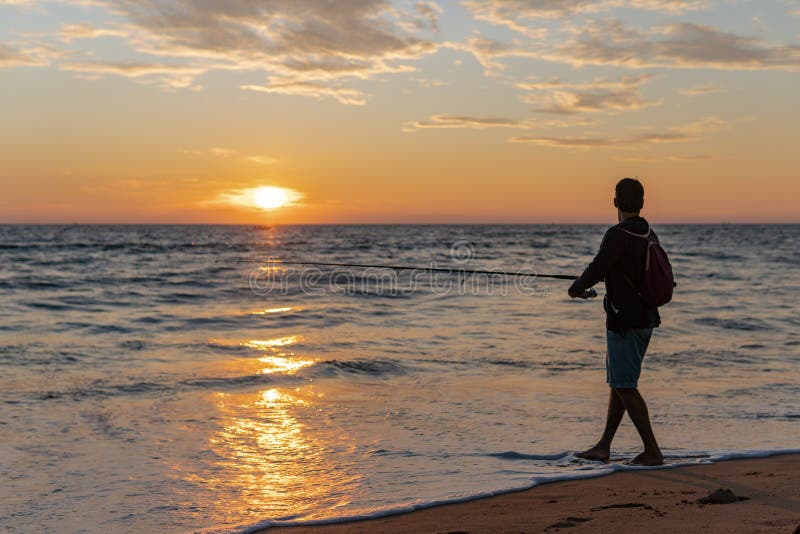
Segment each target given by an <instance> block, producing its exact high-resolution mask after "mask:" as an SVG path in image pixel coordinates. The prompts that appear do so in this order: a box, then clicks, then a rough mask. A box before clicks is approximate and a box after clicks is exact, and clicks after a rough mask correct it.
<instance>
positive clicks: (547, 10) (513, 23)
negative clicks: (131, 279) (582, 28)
mask: <svg viewBox="0 0 800 534" xmlns="http://www.w3.org/2000/svg"><path fill="white" fill-rule="evenodd" d="M463 3H464V5H465V6H466V7H467V8H468V9H469V10H470V11H472V13H473V14H474V15H475V17H476V18H478V19H481V20H485V21H487V22H490V23H492V24H498V25H504V26H508V27H509V28H511V29H513V30H515V31H518V32H521V33H525V34H528V35H530V34H531V32H534V33H538V34H540V32H541V30H542V28H541V24H542V22H541V19H554V18H566V17H569V16H574V15H581V14H587V13H598V12H605V11H608V10H610V9H612V8H619V7H629V8H636V9H643V10H648V11H666V12H669V13H673V14H679V13H683V12H684V11H687V10H694V9H703V8H705V7H708V5H709V2H708V1H706V0H627V1H626V0H466V1H464V2H463ZM532 23H533V24H536V25H537V26H536V27H531V26H530V24H532Z"/></svg>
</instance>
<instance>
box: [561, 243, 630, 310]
mask: <svg viewBox="0 0 800 534" xmlns="http://www.w3.org/2000/svg"><path fill="white" fill-rule="evenodd" d="M616 234H617V233H616V232H615V233H613V234H612V230H608V231H607V232H606V235H604V236H603V242H602V243H601V244H600V250H599V251H597V255H596V256H595V257H594V259H593V260H592V263H590V264H589V266H588V267H586V270H585V271H583V274H582V275H581V276H580V277H579V278H578V279H577V280H575V282H573V283H572V286H570V288H569V290H568V293H569V296H570V297H572V298H576V297H580V296H581V295H582V294H583V292H584V291H586V290H587V289H589V288H590V287H592V286H593V285H595V284H597V283H598V282H600V281H601V280H603V279H605V277H606V274H608V271H609V270H610V269H611V267H612V266H613V265H614V264H615V263H616V262H617V260H618V259H619V257H620V255H621V254H622V240H621V239H620V237H621V236H618V235H616Z"/></svg>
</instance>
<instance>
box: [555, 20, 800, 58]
mask: <svg viewBox="0 0 800 534" xmlns="http://www.w3.org/2000/svg"><path fill="white" fill-rule="evenodd" d="M543 57H544V58H546V59H549V60H551V61H559V62H565V63H569V64H571V65H573V66H584V65H613V66H617V67H627V68H650V67H673V68H715V69H732V70H760V69H783V70H797V69H799V68H800V46H797V45H775V44H769V43H766V42H765V41H763V40H762V39H760V38H752V37H742V36H739V35H736V34H733V33H728V32H724V31H721V30H718V29H715V28H712V27H710V26H704V25H701V24H692V23H686V22H682V23H677V24H669V25H667V26H663V27H659V28H654V29H651V31H647V32H645V31H641V30H638V29H635V28H631V27H627V26H624V25H623V24H622V23H621V22H619V21H617V20H605V21H601V22H599V23H591V24H588V25H586V26H585V27H584V29H583V30H582V31H581V33H580V35H579V37H578V38H577V39H573V40H571V41H569V42H567V43H565V44H564V45H561V46H558V47H556V48H555V50H552V51H544V52H543Z"/></svg>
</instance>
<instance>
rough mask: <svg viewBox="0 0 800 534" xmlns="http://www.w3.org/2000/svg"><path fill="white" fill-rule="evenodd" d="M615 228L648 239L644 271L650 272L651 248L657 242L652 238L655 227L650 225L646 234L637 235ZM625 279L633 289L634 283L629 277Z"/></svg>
mask: <svg viewBox="0 0 800 534" xmlns="http://www.w3.org/2000/svg"><path fill="white" fill-rule="evenodd" d="M614 228H616V229H617V230H622V231H623V232H625V233H626V234H628V235H632V236H634V237H639V238H641V239H646V240H647V254H646V256H645V260H644V270H645V271H649V270H650V247H651V246H652V245H653V244H655V240H654V239H653V238H652V234H653V227H652V226H650V225H648V226H647V233H646V234H637V233H636V232H631V231H630V230H626V229H624V228H622V227H620V226H619V225H617V226H614ZM625 279H626V280H628V283H629V284H630V285H631V287H633V283H632V282H631V281H630V280H629V279H628V277H627V276H626V277H625ZM634 289H635V288H634Z"/></svg>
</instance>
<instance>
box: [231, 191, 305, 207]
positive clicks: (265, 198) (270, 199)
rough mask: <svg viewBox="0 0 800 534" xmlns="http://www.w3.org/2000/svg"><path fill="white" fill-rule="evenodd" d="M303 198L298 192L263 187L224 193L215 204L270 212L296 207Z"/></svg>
mask: <svg viewBox="0 0 800 534" xmlns="http://www.w3.org/2000/svg"><path fill="white" fill-rule="evenodd" d="M304 197H305V195H304V194H303V193H301V192H300V191H295V190H294V189H289V188H288V187H278V186H274V185H263V186H259V187H248V188H245V189H233V190H229V191H224V192H222V193H220V194H219V196H218V197H217V200H216V202H219V203H221V204H227V205H229V206H233V207H237V208H244V209H248V210H253V209H255V210H264V211H272V210H276V209H278V208H288V207H290V206H297V205H298V202H300V201H301V200H303V198H304Z"/></svg>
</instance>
